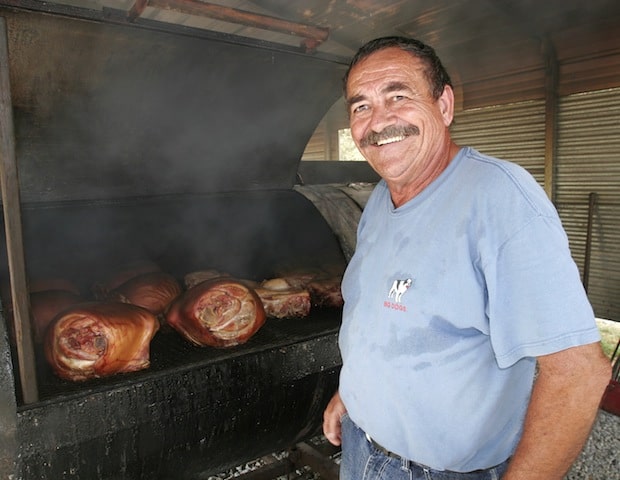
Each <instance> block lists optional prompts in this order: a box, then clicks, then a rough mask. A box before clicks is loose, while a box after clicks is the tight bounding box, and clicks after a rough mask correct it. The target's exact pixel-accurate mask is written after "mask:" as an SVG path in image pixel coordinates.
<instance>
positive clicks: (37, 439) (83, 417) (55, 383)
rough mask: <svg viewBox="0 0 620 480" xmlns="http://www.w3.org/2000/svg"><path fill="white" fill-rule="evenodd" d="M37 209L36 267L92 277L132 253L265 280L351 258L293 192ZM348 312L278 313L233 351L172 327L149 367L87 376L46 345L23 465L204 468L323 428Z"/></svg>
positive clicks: (51, 474) (189, 472)
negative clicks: (67, 374) (70, 377)
mask: <svg viewBox="0 0 620 480" xmlns="http://www.w3.org/2000/svg"><path fill="white" fill-rule="evenodd" d="M274 219H277V220H274ZM23 220H24V240H25V249H26V257H27V258H28V259H29V260H30V263H29V265H31V266H32V268H31V269H29V277H31V278H37V277H39V276H47V275H50V274H52V273H54V274H56V275H59V274H60V275H62V276H63V277H67V278H69V279H71V280H72V281H73V282H75V283H76V284H79V285H82V286H84V288H87V286H88V285H92V284H93V282H96V280H97V278H98V277H100V275H102V274H104V273H105V272H106V271H109V270H110V269H111V268H112V267H111V265H119V264H123V263H124V262H127V261H130V260H132V259H149V260H150V261H154V262H156V263H157V264H158V265H159V266H160V267H161V268H162V269H163V270H165V271H168V272H170V273H173V274H174V275H175V276H177V277H182V275H183V273H185V272H190V271H193V270H196V269H200V268H202V267H207V266H208V267H214V268H218V269H221V270H222V271H227V272H230V273H232V274H234V275H235V276H239V277H243V278H255V279H262V278H270V277H272V276H273V275H274V274H275V270H277V268H278V267H284V268H287V267H291V266H303V265H306V266H309V265H313V266H317V265H332V266H334V265H342V264H343V257H342V253H341V250H340V247H339V244H338V241H337V239H336V238H335V236H334V234H333V233H332V231H331V230H330V229H329V227H328V226H327V224H326V223H325V222H324V220H323V219H322V217H321V216H320V214H319V213H318V212H317V211H316V209H315V208H314V206H313V205H312V204H311V203H310V202H309V201H308V200H306V199H305V198H304V197H302V196H301V195H299V194H297V193H296V192H293V191H260V192H236V193H234V194H233V193H229V194H212V195H205V196H189V197H187V196H184V197H176V198H169V197H165V198H153V197H149V198H145V199H133V200H124V201H121V200H118V201H115V202H105V203H90V202H88V203H76V202H71V203H62V204H56V205H46V206H45V207H44V208H42V207H41V206H36V207H26V208H24V210H23ZM339 322H340V311H339V310H338V309H314V310H313V311H312V312H311V315H310V316H309V317H307V318H304V319H281V320H276V319H268V320H267V323H266V325H265V326H264V327H263V328H262V329H261V330H259V332H258V333H257V334H256V335H255V336H254V337H252V338H251V339H250V341H249V342H248V343H246V344H244V345H242V346H238V347H234V348H232V349H226V350H218V349H212V348H208V347H205V348H200V347H194V346H191V345H190V344H189V343H187V342H186V341H185V340H184V339H182V338H181V337H180V336H179V335H178V334H177V333H176V332H174V331H168V330H162V331H160V332H158V333H157V335H156V337H155V338H154V340H153V342H152V344H151V366H150V368H149V369H147V370H145V371H141V372H137V373H132V374H121V375H116V376H113V377H110V378H106V379H98V380H91V381H88V382H78V383H72V382H68V381H64V380H60V379H59V378H57V377H56V376H54V375H53V373H52V372H51V370H50V368H49V366H48V365H47V363H46V362H45V360H44V358H43V357H42V355H41V351H40V350H37V375H38V385H39V395H40V401H39V402H37V403H36V404H34V405H22V406H20V407H19V408H18V409H17V431H18V432H19V433H18V437H19V446H18V451H19V452H18V455H19V459H20V461H19V462H18V463H20V464H21V469H22V470H21V473H20V474H21V475H23V477H18V478H25V479H28V478H33V479H34V478H85V479H99V478H101V479H108V478H114V479H118V478H127V479H135V478H166V479H167V478H170V479H172V478H179V479H183V478H188V479H190V478H201V477H200V476H199V475H201V474H204V472H208V471H221V470H222V469H225V468H228V467H230V466H232V465H234V464H238V463H239V462H240V461H244V460H249V459H251V458H255V457H257V456H260V455H263V454H266V453H269V452H271V451H275V450H277V449H282V448H286V447H287V446H289V445H292V444H293V443H295V442H297V441H299V440H301V439H304V438H307V437H309V436H311V435H313V434H316V433H317V429H318V427H319V425H320V418H321V413H322V409H323V407H324V406H325V404H326V402H327V401H328V399H329V397H330V395H331V394H332V393H333V391H334V389H335V388H336V385H337V373H338V370H339V366H340V360H339V354H338V349H337V346H336V334H337V329H338V326H339ZM17 393H19V391H18V392H17ZM18 403H19V398H18Z"/></svg>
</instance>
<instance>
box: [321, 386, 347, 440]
mask: <svg viewBox="0 0 620 480" xmlns="http://www.w3.org/2000/svg"><path fill="white" fill-rule="evenodd" d="M346 411H347V409H346V408H345V406H344V403H342V400H341V399H340V394H339V393H338V392H336V393H335V394H334V396H333V397H332V399H331V400H330V401H329V403H328V404H327V407H326V408H325V412H324V413H323V434H324V435H325V438H327V440H329V442H330V443H332V444H333V445H336V446H338V445H340V443H341V442H342V433H341V428H340V419H341V418H342V416H343V415H344V414H345V413H346Z"/></svg>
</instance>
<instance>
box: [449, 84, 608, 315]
mask: <svg viewBox="0 0 620 480" xmlns="http://www.w3.org/2000/svg"><path fill="white" fill-rule="evenodd" d="M544 113H545V112H544V103H543V102H542V101H531V102H523V103H514V104H508V105H500V106H493V107H484V108H477V109H471V110H465V111H462V112H459V113H457V115H456V118H455V123H454V125H453V127H452V134H453V137H454V139H455V141H456V142H457V143H459V144H461V145H471V146H473V147H475V148H477V149H478V150H480V151H481V152H483V153H486V154H489V155H493V156H496V157H499V158H504V159H506V160H511V161H513V162H515V163H518V164H520V165H522V166H523V167H525V168H527V169H528V170H529V171H530V173H532V174H533V175H534V177H535V178H536V180H537V181H538V182H539V183H540V184H541V185H543V184H544V151H545V144H544V133H545V118H544ZM558 119H559V120H558V145H557V156H556V177H555V184H556V207H557V208H558V211H559V213H560V217H561V218H562V222H563V224H564V227H565V229H566V232H567V234H568V237H569V241H570V245H571V251H572V254H573V258H574V259H575V262H576V263H577V265H578V266H579V269H580V271H581V274H582V278H583V273H584V269H585V268H586V257H587V255H586V243H587V238H588V212H589V210H590V208H589V197H590V193H591V192H595V193H596V194H597V199H598V201H597V204H596V206H595V208H593V209H592V222H591V226H592V228H591V244H590V254H589V262H590V263H589V268H588V276H587V288H588V296H589V298H590V301H591V302H592V305H593V307H594V311H595V313H596V315H597V316H599V317H603V318H610V319H614V320H620V89H619V88H617V89H610V90H604V91H599V92H591V93H585V94H574V95H569V96H566V97H563V98H562V99H561V100H560V104H559V114H558Z"/></svg>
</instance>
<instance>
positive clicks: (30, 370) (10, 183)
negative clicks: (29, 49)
mask: <svg viewBox="0 0 620 480" xmlns="http://www.w3.org/2000/svg"><path fill="white" fill-rule="evenodd" d="M0 187H1V188H2V208H3V211H4V229H5V232H6V247H7V255H8V262H9V276H10V283H11V297H12V302H13V324H14V330H15V338H16V342H17V359H18V362H19V378H20V381H21V387H22V399H23V401H24V403H32V402H35V401H37V400H38V390H37V378H36V366H35V357H34V347H33V343H32V334H31V331H30V330H31V329H30V300H29V296H28V285H27V281H26V266H25V261H24V246H23V240H22V222H21V206H20V199H19V182H18V178H17V165H16V162H15V135H14V129H13V104H12V101H11V85H10V79H9V51H8V36H7V29H6V21H5V19H4V18H2V17H0Z"/></svg>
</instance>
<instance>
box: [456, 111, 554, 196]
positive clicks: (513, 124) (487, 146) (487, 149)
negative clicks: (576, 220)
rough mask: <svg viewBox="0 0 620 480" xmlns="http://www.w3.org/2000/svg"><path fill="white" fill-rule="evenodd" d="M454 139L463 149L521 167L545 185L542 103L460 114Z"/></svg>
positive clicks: (543, 115)
mask: <svg viewBox="0 0 620 480" xmlns="http://www.w3.org/2000/svg"><path fill="white" fill-rule="evenodd" d="M452 137H453V138H454V140H455V141H456V143H458V144H459V145H463V146H465V145H470V146H472V147H474V148H476V149H477V150H479V151H480V152H482V153H485V154H487V155H492V156H494V157H498V158H503V159H505V160H510V161H512V162H515V163H518V164H519V165H521V166H523V167H524V168H527V170H528V171H529V172H530V173H531V174H532V175H534V177H535V178H536V180H538V182H539V183H540V184H541V185H542V184H543V182H544V173H545V106H544V103H543V102H542V101H529V102H521V103H511V104H508V105H499V106H493V107H483V108H474V109H471V110H464V111H462V112H458V113H457V114H456V116H455V119H454V123H453V125H452Z"/></svg>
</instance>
